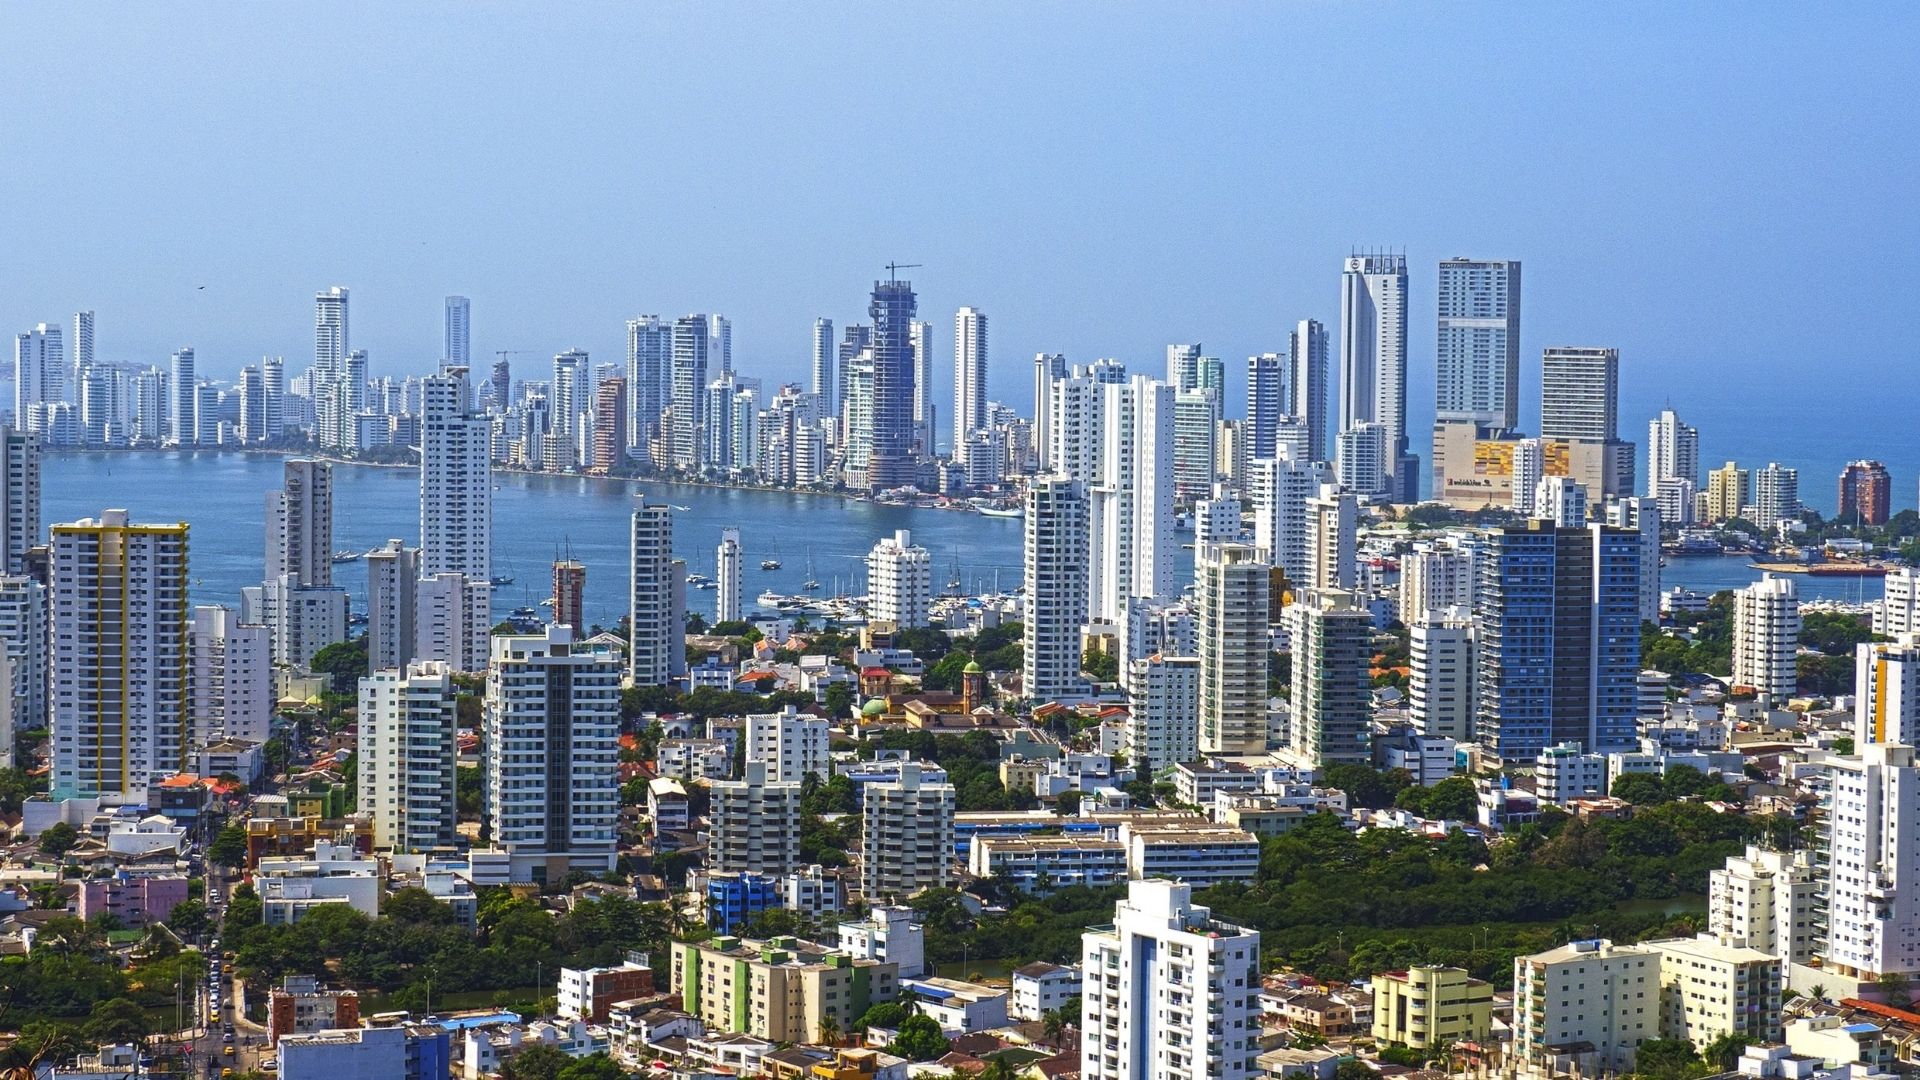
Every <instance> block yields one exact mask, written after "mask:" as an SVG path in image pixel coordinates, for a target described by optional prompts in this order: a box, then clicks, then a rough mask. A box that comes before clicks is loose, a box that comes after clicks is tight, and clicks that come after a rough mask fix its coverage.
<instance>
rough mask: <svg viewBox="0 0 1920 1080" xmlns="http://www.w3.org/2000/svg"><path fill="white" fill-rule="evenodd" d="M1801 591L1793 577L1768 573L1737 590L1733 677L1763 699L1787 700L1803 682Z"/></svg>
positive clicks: (1734, 615)
mask: <svg viewBox="0 0 1920 1080" xmlns="http://www.w3.org/2000/svg"><path fill="white" fill-rule="evenodd" d="M1799 649H1800V596H1799V593H1798V591H1797V590H1796V589H1795V588H1794V584H1793V579H1792V578H1789V577H1785V576H1783V575H1780V574H1766V575H1764V576H1762V577H1761V579H1760V580H1759V581H1756V582H1754V583H1753V584H1752V585H1749V586H1747V587H1746V588H1744V589H1740V590H1738V591H1737V592H1735V593H1734V594H1733V682H1734V685H1736V686H1751V687H1753V689H1754V690H1755V691H1756V692H1758V693H1759V695H1760V700H1761V701H1762V702H1784V701H1786V700H1787V699H1788V698H1791V697H1792V696H1793V694H1794V691H1795V690H1796V689H1797V687H1798V675H1797V673H1796V670H1795V657H1796V655H1797V654H1798V652H1799Z"/></svg>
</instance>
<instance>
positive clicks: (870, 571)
mask: <svg viewBox="0 0 1920 1080" xmlns="http://www.w3.org/2000/svg"><path fill="white" fill-rule="evenodd" d="M867 604H868V607H867V616H868V618H870V619H876V620H881V621H885V622H891V623H893V624H894V625H896V626H899V627H901V628H903V629H904V628H908V627H917V626H926V625H928V624H929V622H930V621H931V620H932V614H931V611H930V609H931V607H932V605H933V555H932V554H931V553H930V552H928V551H927V549H926V548H923V547H920V546H918V545H916V544H915V543H914V542H913V534H912V533H911V532H910V531H908V530H906V529H901V530H899V531H898V532H895V533H894V534H893V535H892V536H890V537H885V538H883V539H881V541H880V542H879V543H877V544H875V545H873V550H872V551H869V552H868V553H867Z"/></svg>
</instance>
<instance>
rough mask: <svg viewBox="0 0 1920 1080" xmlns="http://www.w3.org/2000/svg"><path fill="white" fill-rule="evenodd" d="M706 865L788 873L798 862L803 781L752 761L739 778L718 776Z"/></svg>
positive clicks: (723, 870) (738, 871) (738, 870)
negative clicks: (776, 773) (779, 777)
mask: <svg viewBox="0 0 1920 1080" xmlns="http://www.w3.org/2000/svg"><path fill="white" fill-rule="evenodd" d="M711 791H712V799H713V803H712V815H711V816H712V828H711V829H710V830H708V839H707V867H708V869H710V870H712V871H713V872H715V873H720V874H761V875H764V876H767V877H776V876H779V875H781V874H789V873H792V872H793V871H794V870H796V869H798V868H799V865H800V782H799V781H797V780H784V781H783V780H776V779H774V778H773V777H772V776H770V775H769V774H768V771H767V764H766V762H764V761H749V762H747V763H745V765H744V766H743V767H742V771H741V776H740V779H738V780H715V781H714V782H713V783H712V785H711Z"/></svg>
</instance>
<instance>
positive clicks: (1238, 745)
mask: <svg viewBox="0 0 1920 1080" xmlns="http://www.w3.org/2000/svg"><path fill="white" fill-rule="evenodd" d="M1270 569H1271V568H1270V567H1269V565H1268V564H1267V562H1266V560H1265V559H1264V558H1263V557H1262V553H1261V551H1260V550H1259V549H1258V548H1255V547H1252V546H1251V545H1248V544H1205V545H1202V546H1201V547H1200V550H1199V554H1198V556H1197V566H1196V568H1195V572H1194V578H1195V585H1196V586H1197V592H1198V597H1199V604H1198V607H1199V618H1198V624H1199V626H1198V637H1199V643H1200V711H1199V721H1200V735H1199V740H1200V750H1201V752H1202V753H1207V754H1259V753H1264V752H1265V751H1266V749H1267V656H1268V652H1269V649H1268V645H1267V626H1268V623H1269V611H1268V599H1269V596H1270V591H1269V590H1270V589H1271V587H1272V580H1271V576H1270V574H1269V570H1270Z"/></svg>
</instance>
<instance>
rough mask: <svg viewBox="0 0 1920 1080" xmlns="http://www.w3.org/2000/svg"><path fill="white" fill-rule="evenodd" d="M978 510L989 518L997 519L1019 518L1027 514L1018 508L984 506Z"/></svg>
mask: <svg viewBox="0 0 1920 1080" xmlns="http://www.w3.org/2000/svg"><path fill="white" fill-rule="evenodd" d="M978 509H979V510H980V512H981V513H982V514H984V515H986V516H987V517H997V518H1017V517H1021V516H1023V515H1024V514H1025V513H1026V511H1024V510H1022V509H1020V508H1019V507H1017V506H982V507H979V508H978Z"/></svg>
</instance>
